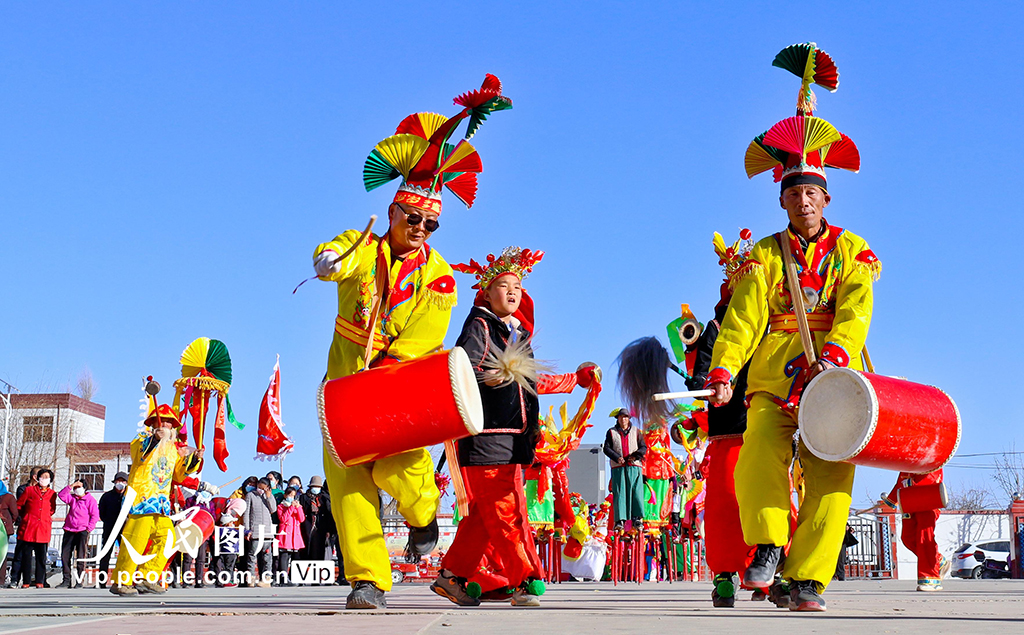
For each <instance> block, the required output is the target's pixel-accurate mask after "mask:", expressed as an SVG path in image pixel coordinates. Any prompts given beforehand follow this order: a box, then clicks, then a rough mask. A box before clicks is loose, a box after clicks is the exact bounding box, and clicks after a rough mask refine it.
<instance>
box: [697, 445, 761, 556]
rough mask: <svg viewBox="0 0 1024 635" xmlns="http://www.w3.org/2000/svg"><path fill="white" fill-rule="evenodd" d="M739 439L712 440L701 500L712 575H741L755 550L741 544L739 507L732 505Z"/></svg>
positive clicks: (707, 553)
mask: <svg viewBox="0 0 1024 635" xmlns="http://www.w3.org/2000/svg"><path fill="white" fill-rule="evenodd" d="M742 446H743V437H742V436H736V437H731V436H730V437H725V438H719V437H712V438H711V443H710V444H709V445H708V450H707V454H706V458H705V460H706V461H707V462H708V476H707V479H708V480H707V485H706V487H707V490H706V491H707V494H706V495H705V497H704V542H705V549H706V550H707V552H706V556H705V557H706V559H707V563H708V568H709V569H711V570H712V571H714V572H715V573H740V574H741V575H742V573H743V572H744V571H746V570H747V567H749V566H750V562H751V560H753V558H754V551H755V548H754V547H751V546H749V545H747V543H745V542H744V541H743V528H742V527H741V526H740V507H739V504H738V503H737V502H736V485H735V482H734V479H733V472H734V471H735V470H736V460H737V459H738V458H739V455H740V447H742Z"/></svg>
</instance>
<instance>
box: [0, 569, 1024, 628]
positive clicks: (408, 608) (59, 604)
mask: <svg viewBox="0 0 1024 635" xmlns="http://www.w3.org/2000/svg"><path fill="white" fill-rule="evenodd" d="M944 585H945V587H946V589H945V590H944V591H942V592H940V593H936V594H925V593H917V592H915V591H914V585H913V584H912V583H910V582H845V583H835V584H833V586H832V587H830V588H829V592H828V594H827V595H826V598H827V600H828V603H829V605H828V606H829V610H828V613H825V614H792V613H790V612H788V611H783V610H779V609H775V608H773V607H772V606H770V605H769V604H767V603H765V602H750V601H749V600H743V601H742V602H739V603H738V606H737V608H735V609H732V610H729V609H714V608H712V607H711V603H710V600H709V596H710V589H711V587H710V585H709V584H706V583H677V584H672V585H668V584H665V583H661V584H651V583H648V584H644V585H642V586H637V585H619V586H618V587H614V586H612V585H611V584H610V583H587V584H582V583H577V584H562V585H557V586H554V587H553V588H551V589H549V591H548V593H547V595H545V596H544V599H543V602H544V605H543V606H542V607H541V608H539V609H516V608H513V607H511V606H507V605H502V604H485V605H483V606H482V607H479V608H473V609H462V608H459V607H456V606H453V605H452V604H450V603H448V602H447V601H446V600H443V599H441V598H439V597H437V596H435V595H433V594H432V593H430V592H429V591H428V589H427V588H426V586H424V585H422V584H403V585H399V586H397V587H396V588H395V591H394V592H393V593H392V594H391V595H390V596H389V609H388V610H387V611H380V612H373V613H365V612H362V613H351V612H349V613H346V612H345V610H344V596H345V594H346V593H347V592H348V588H347V587H314V588H283V589H210V588H208V589H183V590H171V591H170V592H168V593H166V594H164V595H162V596H159V597H153V596H143V597H138V598H118V597H114V596H113V595H111V594H110V593H108V592H106V591H101V590H96V589H76V590H72V591H68V590H55V589H24V590H21V589H19V590H6V589H5V590H2V591H0V634H7V633H19V632H31V633H34V634H38V635H48V634H51V633H53V634H55V633H60V634H61V635H100V634H102V635H108V634H110V635H164V634H173V635H182V634H188V635H213V634H217V635H236V634H237V635H264V634H267V635H289V634H291V633H302V634H303V635H314V634H317V633H332V634H347V633H372V634H374V635H390V634H399V635H401V634H409V635H412V634H416V633H432V634H438V633H440V634H444V635H462V634H467V635H468V634H473V635H481V634H484V635H501V634H503V633H531V634H532V633H558V634H559V635H569V634H571V633H629V634H631V635H637V634H641V633H651V634H655V633H658V634H660V633H663V632H669V633H676V632H698V633H701V634H702V635H703V634H705V633H707V634H715V633H730V634H733V635H735V634H736V633H746V632H750V630H751V629H761V630H762V631H763V632H764V633H776V632H784V633H786V634H787V635H799V634H802V633H837V632H847V633H851V634H852V633H862V632H869V633H927V634H928V635H932V634H934V633H954V632H959V633H1021V632H1024V581H1016V580H976V581H975V580H970V581H967V580H947V581H946V582H945V583H944Z"/></svg>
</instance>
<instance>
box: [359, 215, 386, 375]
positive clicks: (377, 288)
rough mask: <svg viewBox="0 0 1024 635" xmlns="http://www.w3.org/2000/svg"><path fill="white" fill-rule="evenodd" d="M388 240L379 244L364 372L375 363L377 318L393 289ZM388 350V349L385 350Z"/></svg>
mask: <svg viewBox="0 0 1024 635" xmlns="http://www.w3.org/2000/svg"><path fill="white" fill-rule="evenodd" d="M385 238H387V234H384V235H383V236H381V237H380V241H379V242H378V243H377V272H376V276H375V277H374V280H373V302H372V303H371V306H370V322H369V324H368V326H367V331H366V349H365V351H364V352H363V370H366V369H368V368H369V367H370V362H371V361H373V359H372V357H371V356H372V355H373V339H374V333H375V332H376V331H377V318H379V317H380V309H381V305H383V304H384V303H385V302H386V301H387V299H388V291H390V289H391V284H390V283H391V267H390V265H391V263H389V262H388V258H387V256H385V255H384V239H385ZM381 289H383V291H381ZM385 350H387V349H385Z"/></svg>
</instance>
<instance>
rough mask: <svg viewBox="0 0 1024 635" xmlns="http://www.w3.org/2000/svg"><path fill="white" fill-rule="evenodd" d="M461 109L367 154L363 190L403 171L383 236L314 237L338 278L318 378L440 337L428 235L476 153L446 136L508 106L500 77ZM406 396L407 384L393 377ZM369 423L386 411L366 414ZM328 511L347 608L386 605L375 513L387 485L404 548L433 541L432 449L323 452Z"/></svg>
mask: <svg viewBox="0 0 1024 635" xmlns="http://www.w3.org/2000/svg"><path fill="white" fill-rule="evenodd" d="M455 103H456V104H459V105H461V106H463V110H462V111H461V112H459V113H458V114H456V115H455V116H454V117H451V118H446V117H444V116H442V115H437V114H432V113H416V114H413V115H409V116H408V117H406V118H405V119H403V120H402V122H401V123H400V124H399V126H398V129H397V130H396V133H395V134H394V135H392V136H391V137H388V138H386V139H384V140H383V141H381V142H380V143H378V144H377V146H376V147H374V149H373V151H372V152H371V153H370V156H369V157H368V158H367V160H366V165H365V166H364V168H363V181H364V185H365V186H366V189H367V191H369V190H372V189H374V188H376V187H379V186H380V185H383V184H384V183H387V182H388V181H391V180H392V179H396V178H398V177H399V176H401V177H402V185H401V186H400V187H399V189H398V193H397V194H396V195H395V198H394V200H393V201H392V203H391V204H390V205H389V206H388V223H389V224H388V231H387V232H386V233H384V235H382V236H376V235H373V234H370V233H368V232H367V233H366V234H365V235H363V234H360V232H359V231H357V230H349V231H347V232H345V233H343V234H341V235H340V236H338V237H336V238H335V239H334V240H332V241H330V242H327V243H323V244H321V245H319V246H317V248H316V250H315V251H314V253H313V266H314V268H315V269H316V273H317V276H318V277H319V278H320V279H321V280H324V281H329V282H334V283H336V284H337V289H338V315H337V318H336V319H335V328H334V341H333V342H332V344H331V350H330V354H329V356H328V361H327V374H326V377H325V380H332V379H338V378H340V377H346V376H348V375H351V374H353V373H356V372H359V371H361V370H363V369H366V368H372V367H377V366H383V365H387V364H393V363H397V362H403V361H407V360H410V359H414V358H416V357H420V356H422V355H426V354H428V353H432V352H434V351H437V350H439V349H440V348H441V346H442V344H443V342H444V336H445V334H446V333H447V331H448V322H449V319H450V318H451V310H452V307H454V306H455V300H456V292H455V278H454V277H453V276H452V268H451V267H450V266H449V265H448V263H447V262H446V261H445V260H444V258H442V257H441V255H440V254H439V253H438V252H437V251H436V250H434V249H432V248H431V247H430V246H429V245H428V244H427V242H426V241H427V239H428V238H429V237H430V236H431V235H433V233H434V232H436V231H437V230H438V228H439V226H440V224H439V222H438V217H439V216H440V214H441V189H442V188H443V187H447V188H448V189H449V190H450V191H451V192H452V193H453V194H455V196H456V197H458V198H459V199H460V200H461V201H462V202H463V203H465V204H466V205H467V207H468V206H471V205H472V204H473V200H474V199H475V196H476V189H477V182H476V173H478V172H480V171H481V170H482V165H481V163H480V157H479V155H478V154H477V152H476V150H475V149H474V148H473V147H472V146H471V145H470V144H469V143H467V142H466V141H460V142H458V143H448V141H449V140H450V139H451V137H452V133H453V132H454V131H455V129H456V128H457V127H458V124H459V123H460V122H461V121H462V120H463V119H467V120H468V122H469V130H468V131H467V133H466V137H467V138H469V137H470V136H472V135H473V134H474V133H475V132H476V131H477V129H478V128H479V126H480V124H481V123H482V122H483V120H484V119H485V118H486V117H487V116H488V115H489V114H490V113H492V112H494V111H496V110H505V109H507V108H511V101H510V100H508V98H507V97H503V96H502V95H501V82H500V81H498V78H496V77H494V76H493V75H488V76H487V78H486V79H485V80H484V83H483V86H481V88H480V89H478V90H474V91H470V92H468V93H464V94H463V95H460V96H459V97H457V98H456V99H455ZM394 395H395V399H402V386H399V385H396V386H395V387H394ZM365 425H366V426H368V427H373V426H381V427H382V429H383V430H387V426H388V422H387V421H380V422H377V421H367V422H365ZM324 472H325V475H326V477H327V483H328V485H329V487H330V491H331V495H332V500H331V503H332V505H331V511H332V513H333V515H334V519H335V522H336V525H337V528H338V543H339V546H340V548H341V552H342V556H343V559H344V562H345V576H346V578H348V580H349V582H350V583H351V584H352V592H351V593H350V594H349V596H348V600H347V602H346V608H348V609H376V608H386V607H387V601H386V600H385V597H384V594H385V592H387V591H390V590H391V584H392V581H391V560H390V556H389V553H388V548H387V544H386V543H385V540H384V533H383V530H382V527H381V518H380V496H379V493H378V490H384V491H385V492H387V493H388V494H389V495H391V496H392V497H394V498H395V500H396V501H397V503H398V511H399V512H400V513H401V514H402V516H403V517H404V518H405V520H406V522H407V523H408V525H409V544H408V547H407V552H408V553H409V554H410V555H411V556H413V557H415V556H423V555H428V554H429V553H430V552H432V551H433V549H434V547H435V546H436V544H437V538H438V527H437V520H436V515H437V507H438V502H439V500H440V493H439V492H438V489H437V485H436V483H435V482H434V466H433V461H432V460H431V458H430V453H429V452H428V451H427V450H426V449H424V448H419V449H416V450H411V451H408V452H403V453H401V454H398V455H395V456H390V457H386V458H383V459H379V460H376V461H372V462H369V463H363V464H361V465H355V466H351V467H344V466H341V465H338V464H337V463H335V462H334V461H333V459H331V458H330V455H329V453H327V452H325V453H324Z"/></svg>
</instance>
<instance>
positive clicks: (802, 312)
mask: <svg viewBox="0 0 1024 635" xmlns="http://www.w3.org/2000/svg"><path fill="white" fill-rule="evenodd" d="M788 238H789V237H788V236H784V235H783V234H782V232H779V233H777V234H775V240H777V241H778V243H779V249H781V250H782V260H783V262H784V263H785V265H786V266H785V269H786V282H787V283H788V285H787V286H788V287H789V295H790V297H791V298H793V313H794V314H796V325H797V330H799V331H800V342H801V343H802V344H803V346H804V356H805V357H807V364H808V365H810V364H813V363H814V362H816V361H818V354H817V353H816V352H815V351H814V340H813V339H811V327H810V326H808V324H807V309H806V307H805V306H804V292H803V289H802V288H800V273H799V272H798V271H797V270H796V262H794V260H793V254H791V253H790V252H789V240H788Z"/></svg>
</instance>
